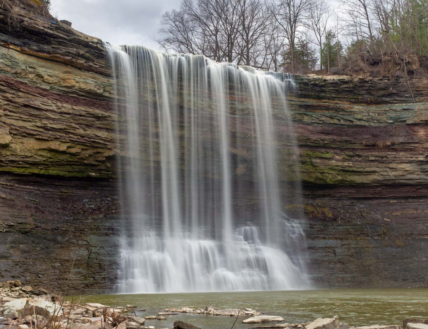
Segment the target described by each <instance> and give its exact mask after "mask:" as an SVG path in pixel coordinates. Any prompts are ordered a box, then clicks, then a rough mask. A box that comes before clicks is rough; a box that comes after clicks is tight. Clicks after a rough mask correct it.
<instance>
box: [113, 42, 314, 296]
mask: <svg viewBox="0 0 428 329" xmlns="http://www.w3.org/2000/svg"><path fill="white" fill-rule="evenodd" d="M108 49H109V55H110V59H111V65H112V70H113V74H114V80H115V93H116V111H117V123H116V124H117V126H116V129H117V136H118V137H117V139H118V140H117V144H118V153H119V156H118V168H119V174H120V194H121V202H122V224H123V234H122V238H121V260H120V261H121V269H120V273H119V282H118V284H117V291H118V292H120V293H143V292H144V293H148V292H191V291H231V290H286V289H304V288H308V287H309V286H310V282H309V280H308V277H307V274H306V269H305V261H304V258H305V257H304V250H305V236H304V232H303V229H302V225H301V224H300V223H301V222H302V221H301V219H302V218H303V216H302V215H301V214H298V215H297V217H300V218H297V217H292V216H291V215H290V213H292V212H293V211H294V212H293V213H294V214H296V209H299V207H298V205H299V202H300V205H301V201H300V195H301V191H300V183H299V174H298V172H299V157H298V150H297V147H296V141H295V136H294V132H293V127H292V122H291V119H290V115H289V112H288V109H287V102H286V91H287V88H290V87H291V86H292V84H293V82H292V79H291V77H289V76H286V75H283V74H268V73H264V72H260V71H256V70H255V69H252V68H249V67H238V66H236V65H234V64H229V63H216V62H213V61H211V60H209V59H207V58H205V57H203V56H195V55H182V54H176V55H166V54H162V53H158V52H156V51H153V50H149V49H146V48H144V47H136V46H123V47H120V48H117V47H108ZM277 122H279V123H280V125H279V126H280V127H281V128H280V130H281V131H278V127H277V126H278V125H277ZM274 123H275V124H274ZM278 150H280V151H281V152H282V154H286V156H287V159H288V161H287V165H285V164H284V167H281V170H279V168H278ZM284 168H285V169H284ZM279 172H281V177H280V175H279ZM293 202H294V206H293ZM296 205H297V206H296ZM286 208H287V209H288V210H287V209H286ZM290 209H291V210H293V211H289V210H290ZM297 213H299V211H297ZM293 218H296V219H293Z"/></svg>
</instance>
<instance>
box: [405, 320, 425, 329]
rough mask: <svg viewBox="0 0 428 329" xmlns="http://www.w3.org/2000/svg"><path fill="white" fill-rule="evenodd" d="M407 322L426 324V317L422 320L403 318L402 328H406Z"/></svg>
mask: <svg viewBox="0 0 428 329" xmlns="http://www.w3.org/2000/svg"><path fill="white" fill-rule="evenodd" d="M409 323H423V324H428V319H426V320H424V319H405V320H404V321H403V329H406V328H407V325H408V324H409Z"/></svg>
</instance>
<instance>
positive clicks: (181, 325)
mask: <svg viewBox="0 0 428 329" xmlns="http://www.w3.org/2000/svg"><path fill="white" fill-rule="evenodd" d="M174 329H201V328H198V327H195V326H194V325H192V324H189V323H186V322H183V321H175V322H174Z"/></svg>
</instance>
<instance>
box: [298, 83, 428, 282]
mask: <svg viewBox="0 0 428 329" xmlns="http://www.w3.org/2000/svg"><path fill="white" fill-rule="evenodd" d="M298 84H299V92H298V93H297V94H296V95H294V97H292V99H291V102H290V103H291V104H290V106H291V108H292V110H293V115H294V121H295V124H296V126H297V134H298V138H299V144H300V150H301V161H302V171H301V175H302V179H303V182H304V196H305V201H306V203H305V205H303V207H304V210H305V213H306V216H307V218H308V220H309V221H308V227H307V236H308V237H309V239H308V247H309V250H310V255H311V269H312V270H311V272H312V273H313V274H315V275H314V280H315V282H317V283H319V285H321V286H324V287H349V286H353V287H421V286H424V287H426V286H428V281H427V278H426V276H425V275H424V273H426V272H427V271H428V261H427V257H426V255H427V254H428V239H427V233H428V226H427V220H426V209H427V208H426V207H427V204H428V199H427V196H428V189H427V187H428V186H427V184H428V179H427V178H428V176H427V170H428V161H427V158H426V156H427V153H426V145H427V141H428V125H427V122H428V121H427V120H428V102H427V101H428V79H426V78H424V79H413V80H411V81H410V85H411V89H412V93H413V97H412V94H411V93H410V92H409V89H408V87H407V85H406V83H405V82H404V81H395V80H390V79H386V78H385V79H377V80H367V79H366V80H365V79H350V78H349V77H340V76H339V77H330V78H329V79H323V78H314V77H299V78H298ZM413 98H414V100H415V102H416V103H414V102H413ZM296 206H298V205H296Z"/></svg>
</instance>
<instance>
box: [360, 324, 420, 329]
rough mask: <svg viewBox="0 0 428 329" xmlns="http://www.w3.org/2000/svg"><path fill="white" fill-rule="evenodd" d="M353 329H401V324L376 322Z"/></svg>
mask: <svg viewBox="0 0 428 329" xmlns="http://www.w3.org/2000/svg"><path fill="white" fill-rule="evenodd" d="M355 329H402V328H401V326H397V325H390V326H388V325H387V326H380V325H378V324H375V325H371V326H363V327H356V328H355ZM427 329H428V328H427Z"/></svg>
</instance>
